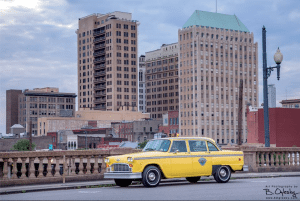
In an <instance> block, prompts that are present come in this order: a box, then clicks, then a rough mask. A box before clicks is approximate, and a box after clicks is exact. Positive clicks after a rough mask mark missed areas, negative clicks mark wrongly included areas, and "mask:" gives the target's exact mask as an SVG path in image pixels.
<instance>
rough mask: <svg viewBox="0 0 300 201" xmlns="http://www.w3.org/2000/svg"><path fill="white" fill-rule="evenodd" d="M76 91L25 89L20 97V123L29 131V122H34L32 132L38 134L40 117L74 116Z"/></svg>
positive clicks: (48, 88)
mask: <svg viewBox="0 0 300 201" xmlns="http://www.w3.org/2000/svg"><path fill="white" fill-rule="evenodd" d="M75 98H76V95H75V93H61V92H59V89H58V88H51V87H47V88H35V89H33V90H28V89H26V90H24V91H23V93H21V94H20V95H19V97H18V99H19V101H18V107H19V115H18V118H19V121H18V122H19V124H21V125H22V126H24V128H26V132H29V128H28V126H27V122H28V121H31V122H32V133H33V134H34V135H38V118H40V117H74V115H75V104H76V103H75Z"/></svg>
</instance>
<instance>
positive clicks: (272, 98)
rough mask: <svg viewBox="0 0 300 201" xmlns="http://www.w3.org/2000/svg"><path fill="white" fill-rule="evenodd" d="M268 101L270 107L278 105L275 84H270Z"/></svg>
mask: <svg viewBox="0 0 300 201" xmlns="http://www.w3.org/2000/svg"><path fill="white" fill-rule="evenodd" d="M268 101H269V104H268V105H269V108H274V107H276V87H275V84H269V85H268Z"/></svg>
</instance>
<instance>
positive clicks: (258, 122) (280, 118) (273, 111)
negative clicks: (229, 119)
mask: <svg viewBox="0 0 300 201" xmlns="http://www.w3.org/2000/svg"><path fill="white" fill-rule="evenodd" d="M247 113H248V114H247V125H248V138H247V142H248V143H254V144H265V130H264V110H263V109H262V108H261V109H258V110H252V111H249V112H247ZM299 119H300V110H299V109H294V108H269V127H270V145H271V146H276V147H292V146H297V147H300V124H299Z"/></svg>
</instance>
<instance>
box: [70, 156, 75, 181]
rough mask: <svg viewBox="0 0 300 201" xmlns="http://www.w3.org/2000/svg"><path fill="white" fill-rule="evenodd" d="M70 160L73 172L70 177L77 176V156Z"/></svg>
mask: <svg viewBox="0 0 300 201" xmlns="http://www.w3.org/2000/svg"><path fill="white" fill-rule="evenodd" d="M69 160H70V164H69V166H71V167H70V169H71V170H70V171H71V172H70V175H72V176H75V175H76V172H75V171H76V164H75V156H71V157H70V159H69Z"/></svg>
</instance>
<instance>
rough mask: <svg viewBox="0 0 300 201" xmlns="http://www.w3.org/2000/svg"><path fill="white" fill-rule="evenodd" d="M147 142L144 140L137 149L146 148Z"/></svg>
mask: <svg viewBox="0 0 300 201" xmlns="http://www.w3.org/2000/svg"><path fill="white" fill-rule="evenodd" d="M147 142H148V140H145V141H144V142H141V143H139V146H138V148H139V149H143V148H144V147H145V146H146V144H147Z"/></svg>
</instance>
